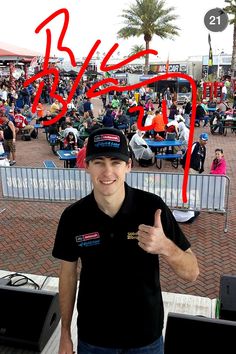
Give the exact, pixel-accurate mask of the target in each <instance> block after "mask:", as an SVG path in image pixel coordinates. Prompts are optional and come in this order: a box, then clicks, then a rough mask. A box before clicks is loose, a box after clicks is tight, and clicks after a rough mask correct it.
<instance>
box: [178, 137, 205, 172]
mask: <svg viewBox="0 0 236 354" xmlns="http://www.w3.org/2000/svg"><path fill="white" fill-rule="evenodd" d="M207 142H208V134H207V133H201V134H200V136H199V141H195V142H194V143H193V145H192V148H191V157H190V169H189V172H190V173H193V174H199V173H202V172H204V162H205V158H206V144H207ZM186 156H187V152H186V153H185V155H184V156H183V159H182V161H181V164H182V166H183V168H185V163H186Z"/></svg>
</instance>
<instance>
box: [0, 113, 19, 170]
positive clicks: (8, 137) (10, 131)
mask: <svg viewBox="0 0 236 354" xmlns="http://www.w3.org/2000/svg"><path fill="white" fill-rule="evenodd" d="M0 117H1V120H2V122H3V136H4V142H3V145H4V150H5V152H6V153H7V158H8V160H9V164H10V166H13V165H15V163H16V129H15V126H14V124H13V123H12V122H11V121H10V120H9V118H8V117H7V116H6V113H5V112H3V111H0ZM11 157H12V159H11Z"/></svg>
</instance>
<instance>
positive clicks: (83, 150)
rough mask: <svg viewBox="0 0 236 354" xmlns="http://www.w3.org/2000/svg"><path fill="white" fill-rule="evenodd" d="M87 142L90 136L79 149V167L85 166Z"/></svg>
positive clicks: (77, 160)
mask: <svg viewBox="0 0 236 354" xmlns="http://www.w3.org/2000/svg"><path fill="white" fill-rule="evenodd" d="M87 142H88V138H86V139H85V141H84V146H83V147H82V148H81V149H80V150H79V151H78V154H77V158H76V167H77V168H85V156H86V148H87Z"/></svg>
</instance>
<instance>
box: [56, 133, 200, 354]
mask: <svg viewBox="0 0 236 354" xmlns="http://www.w3.org/2000/svg"><path fill="white" fill-rule="evenodd" d="M130 170H131V160H130V158H129V151H128V146H127V141H126V138H125V136H124V134H123V133H122V132H121V131H119V130H117V129H114V128H113V129H111V128H101V129H97V130H95V131H94V132H93V133H92V134H91V135H90V136H89V138H88V144H87V150H86V171H87V173H89V174H90V176H91V180H92V184H93V192H92V193H91V194H89V195H88V196H86V197H85V198H83V199H81V200H79V201H77V202H76V203H74V204H72V205H71V206H69V207H68V208H66V209H65V210H64V212H63V214H62V216H61V219H60V222H59V225H58V230H57V234H56V239H55V244H54V248H53V256H54V257H56V258H59V259H61V269H60V277H59V278H60V279H59V292H60V306H61V318H62V322H61V323H62V326H61V339H60V347H59V354H72V353H73V343H72V338H71V331H70V326H71V318H72V313H73V308H74V302H75V297H76V287H77V277H78V275H77V265H78V259H79V258H80V259H81V263H82V268H81V276H80V286H79V294H78V302H77V308H78V322H77V324H78V353H79V354H97V353H101V354H102V353H107V354H108V353H109V354H115V353H121V352H122V353H127V354H128V353H132V354H139V353H148V354H154V353H155V354H163V338H162V329H163V318H164V314H163V301H162V295H161V287H160V276H159V262H158V257H159V256H161V257H163V258H164V259H165V260H166V261H167V263H168V264H169V265H170V267H171V268H172V269H173V270H174V272H175V273H176V274H177V275H178V276H180V277H181V278H183V279H185V280H188V281H194V280H195V279H196V278H197V276H198V274H199V269H198V264H197V260H196V257H195V255H194V254H193V252H192V251H191V249H190V243H189V242H188V240H187V239H186V237H185V236H184V234H183V232H182V231H181V230H180V228H179V226H178V224H177V223H176V221H175V219H174V217H173V216H172V213H171V211H170V210H169V208H168V207H167V206H166V204H165V203H164V202H163V200H162V199H161V198H160V197H159V196H157V195H154V194H151V193H148V192H145V191H142V190H138V189H134V188H131V187H129V186H128V185H127V184H126V183H125V177H126V174H127V173H128V172H130Z"/></svg>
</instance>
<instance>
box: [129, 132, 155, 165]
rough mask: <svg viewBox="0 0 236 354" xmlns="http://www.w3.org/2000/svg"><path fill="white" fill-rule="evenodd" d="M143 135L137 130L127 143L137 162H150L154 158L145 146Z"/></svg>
mask: <svg viewBox="0 0 236 354" xmlns="http://www.w3.org/2000/svg"><path fill="white" fill-rule="evenodd" d="M144 134H145V132H143V131H141V130H137V132H136V133H135V134H134V135H133V136H132V138H131V140H130V143H129V145H130V147H131V149H132V151H133V153H134V156H135V159H136V160H137V161H139V160H140V159H143V160H151V159H152V158H153V156H154V153H153V152H152V150H151V149H150V147H149V146H148V145H147V143H146V141H145V140H144V139H143V136H144Z"/></svg>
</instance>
